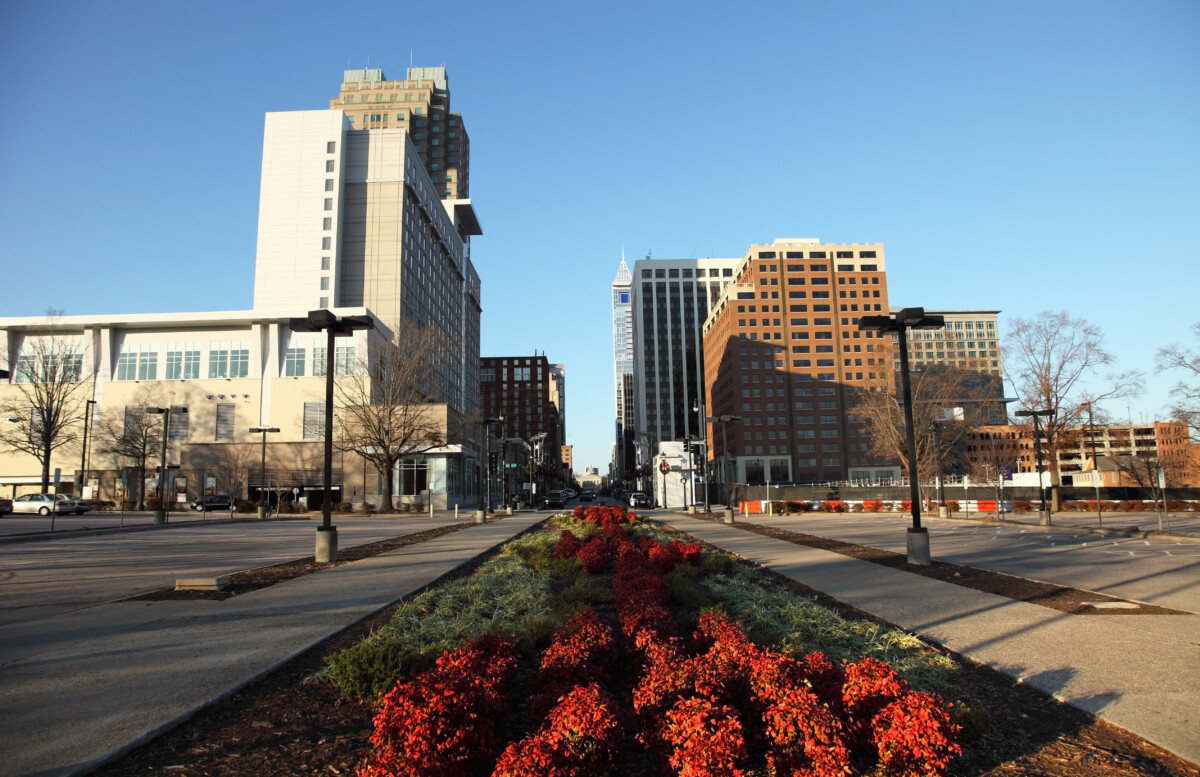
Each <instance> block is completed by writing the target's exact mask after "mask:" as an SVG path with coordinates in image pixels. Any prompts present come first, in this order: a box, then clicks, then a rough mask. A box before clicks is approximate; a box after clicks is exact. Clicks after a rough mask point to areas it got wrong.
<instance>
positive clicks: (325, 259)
mask: <svg viewBox="0 0 1200 777" xmlns="http://www.w3.org/2000/svg"><path fill="white" fill-rule="evenodd" d="M321 269H322V270H328V269H329V257H328V256H322V257H321Z"/></svg>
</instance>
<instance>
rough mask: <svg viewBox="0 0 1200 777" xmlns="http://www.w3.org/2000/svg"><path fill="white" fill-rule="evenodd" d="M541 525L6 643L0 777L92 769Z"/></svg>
mask: <svg viewBox="0 0 1200 777" xmlns="http://www.w3.org/2000/svg"><path fill="white" fill-rule="evenodd" d="M546 517H548V514H547V513H522V514H519V515H514V516H512V517H508V518H505V519H504V520H497V521H492V522H490V523H485V524H481V525H476V526H471V527H468V528H466V529H463V530H462V531H458V532H454V533H452V534H448V535H446V536H443V537H439V538H437V539H434V540H430V541H428V542H423V543H420V544H418V545H413V546H410V547H407V548H402V549H400V550H397V551H393V552H391V553H386V554H383V555H380V556H375V557H373V558H368V559H363V560H361V561H357V562H353V563H350V564H344V565H342V566H337V567H333V568H331V569H327V570H325V571H322V572H318V573H315V574H311V575H306V576H303V577H299V578H295V579H293V580H289V581H287V582H284V583H281V584H279V585H276V586H272V587H270V588H264V589H262V590H259V591H254V592H252V593H248V594H243V595H241V596H235V597H233V598H231V599H228V600H225V601H191V602H133V601H128V602H115V603H110V604H103V605H99V606H96V607H92V608H88V609H83V610H76V611H73V612H70V613H64V614H63V615H61V616H53V617H50V618H45V619H42V620H39V621H33V622H31V623H28V624H20V625H18V626H16V627H14V628H6V629H5V632H4V634H3V636H2V637H0V657H2V659H0V660H2V664H0V721H3V725H2V726H0V752H2V753H4V758H0V775H3V776H4V777H7V776H8V775H14V776H15V775H24V776H26V777H28V776H31V775H36V776H37V777H50V776H51V775H73V774H82V773H85V772H87V771H88V770H89V769H90V768H93V767H95V766H96V765H98V764H100V763H102V762H104V761H107V760H110V759H112V758H114V757H115V756H117V755H119V754H120V753H122V752H124V751H126V750H128V749H130V748H132V747H134V746H136V745H138V744H140V743H142V742H144V741H147V740H148V739H150V738H152V737H153V736H155V735H156V734H157V733H159V732H161V731H163V730H165V729H167V728H170V727H171V726H173V725H175V724H177V723H178V722H179V721H181V720H183V719H185V718H187V717H189V716H190V715H192V714H193V713H195V712H196V711H197V710H198V709H200V708H202V707H203V706H205V705H206V704H208V703H210V702H212V701H214V700H216V699H219V698H221V697H222V696H225V695H227V694H229V693H231V692H233V691H235V690H237V689H238V688H240V687H242V686H244V685H246V684H247V683H250V682H252V681H254V680H255V679H257V678H259V677H261V676H263V675H265V674H267V673H269V672H270V671H271V670H272V669H274V668H276V667H278V666H281V665H282V664H284V663H286V662H287V661H289V660H290V659H292V658H294V657H295V656H296V655H298V654H299V653H302V652H303V651H305V650H307V649H308V648H309V647H311V646H313V645H315V644H316V643H318V642H320V641H321V640H323V639H325V638H327V637H329V636H331V635H333V634H336V633H337V632H339V631H341V630H343V629H345V628H346V627H348V626H350V625H352V624H354V623H356V622H357V621H359V620H361V619H363V618H365V617H367V616H369V615H371V614H372V613H374V612H376V611H378V610H380V609H381V608H383V607H386V606H388V605H389V604H391V603H393V602H395V601H396V600H398V599H400V598H401V597H403V596H406V595H408V594H410V593H412V592H414V591H417V590H419V589H420V588H422V587H423V586H425V585H426V584H428V583H430V582H432V581H433V580H436V579H437V578H438V577H440V576H441V575H444V574H446V573H447V572H451V571H453V570H454V569H456V568H457V567H459V566H461V565H463V564H465V563H467V562H469V561H471V560H472V559H474V558H475V557H476V556H478V555H479V554H481V553H485V552H487V551H488V550H490V549H492V548H494V547H496V546H498V545H500V544H502V543H504V542H506V541H508V540H509V539H511V538H512V537H513V536H515V535H517V534H518V533H520V532H521V531H524V530H525V529H527V528H529V527H530V526H533V525H535V524H537V523H539V522H540V521H542V520H544V519H545V518H546Z"/></svg>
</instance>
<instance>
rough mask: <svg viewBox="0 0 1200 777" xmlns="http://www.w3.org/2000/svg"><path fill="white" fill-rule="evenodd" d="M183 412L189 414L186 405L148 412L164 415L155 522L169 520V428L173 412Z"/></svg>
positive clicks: (156, 490)
mask: <svg viewBox="0 0 1200 777" xmlns="http://www.w3.org/2000/svg"><path fill="white" fill-rule="evenodd" d="M172 411H173V412H176V413H183V414H184V415H187V411H188V409H187V408H186V407H174V408H172V407H148V408H146V412H147V413H150V414H151V415H161V416H162V417H163V436H162V450H160V451H159V464H158V488H157V489H155V492H156V495H157V497H158V507H157V508H155V510H154V522H155V523H166V522H167V430H168V429H170V428H171V413H172Z"/></svg>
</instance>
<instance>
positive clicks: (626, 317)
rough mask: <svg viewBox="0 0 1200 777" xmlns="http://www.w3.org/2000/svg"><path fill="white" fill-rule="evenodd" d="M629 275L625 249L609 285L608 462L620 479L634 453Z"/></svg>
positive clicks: (614, 478)
mask: <svg viewBox="0 0 1200 777" xmlns="http://www.w3.org/2000/svg"><path fill="white" fill-rule="evenodd" d="M632 285H633V276H632V275H630V274H629V266H628V265H627V264H625V252H624V251H622V252H621V266H620V267H619V268H617V277H616V279H615V280H614V281H613V284H612V305H613V379H614V380H613V385H614V390H615V394H616V400H617V403H616V404H617V408H616V410H617V416H616V438H615V439H616V443H615V444H614V446H613V457H612V462H611V463H610V464H609V473H608V475H609V479H610V481H611V482H614V483H616V482H620V480H621V478H623V477H624V473H625V472H627V471H629V470H632V469H633V468H634V467H635V466H636V463H637V458H636V455H635V453H634V449H633V443H634V426H633V406H634V400H633V315H632V312H631V311H632V299H633V289H632Z"/></svg>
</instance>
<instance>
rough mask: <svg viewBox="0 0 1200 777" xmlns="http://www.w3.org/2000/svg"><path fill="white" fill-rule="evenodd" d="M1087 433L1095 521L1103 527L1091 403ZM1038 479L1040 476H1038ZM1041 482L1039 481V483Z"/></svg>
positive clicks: (1088, 405)
mask: <svg viewBox="0 0 1200 777" xmlns="http://www.w3.org/2000/svg"><path fill="white" fill-rule="evenodd" d="M1087 409H1088V433H1089V434H1090V435H1091V438H1092V485H1093V486H1095V487H1096V520H1097V521H1098V522H1099V524H1100V525H1101V526H1103V525H1104V516H1103V515H1101V512H1100V460H1099V459H1098V458H1096V423H1095V418H1093V417H1092V403H1091V402H1088V403H1087ZM1039 477H1040V476H1039ZM1040 482H1041V481H1039V483H1040Z"/></svg>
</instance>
